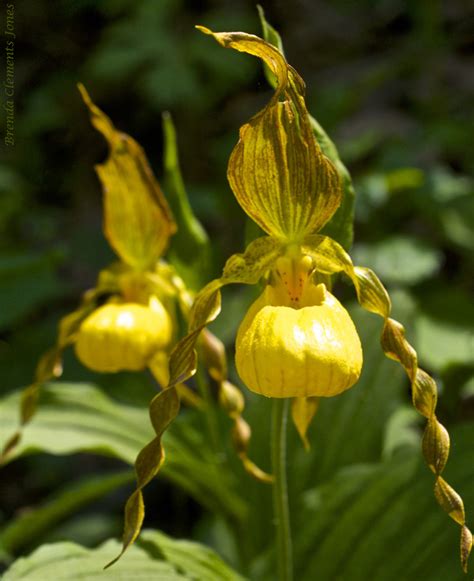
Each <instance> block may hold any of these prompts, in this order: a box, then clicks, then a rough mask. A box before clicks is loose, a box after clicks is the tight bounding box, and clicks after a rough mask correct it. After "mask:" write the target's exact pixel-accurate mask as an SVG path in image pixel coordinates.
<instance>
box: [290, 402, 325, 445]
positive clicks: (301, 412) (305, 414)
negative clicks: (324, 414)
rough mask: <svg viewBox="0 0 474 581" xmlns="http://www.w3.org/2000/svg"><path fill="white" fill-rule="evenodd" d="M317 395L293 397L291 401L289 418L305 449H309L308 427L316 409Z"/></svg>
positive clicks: (317, 404)
mask: <svg viewBox="0 0 474 581" xmlns="http://www.w3.org/2000/svg"><path fill="white" fill-rule="evenodd" d="M318 407H319V397H295V398H294V399H293V400H292V402H291V418H292V420H293V423H294V425H295V428H296V429H297V431H298V434H299V436H300V438H301V440H302V442H303V445H304V447H305V448H306V450H309V448H310V445H309V440H308V437H307V435H306V434H307V432H308V428H309V426H310V425H311V422H312V421H313V418H314V416H315V414H316V412H317V411H318Z"/></svg>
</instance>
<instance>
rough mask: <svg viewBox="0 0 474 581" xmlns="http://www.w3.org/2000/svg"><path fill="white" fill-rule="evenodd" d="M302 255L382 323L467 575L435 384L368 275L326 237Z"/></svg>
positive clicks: (309, 243) (465, 538)
mask: <svg viewBox="0 0 474 581" xmlns="http://www.w3.org/2000/svg"><path fill="white" fill-rule="evenodd" d="M303 251H304V252H305V253H306V254H309V255H310V256H312V258H313V259H314V261H315V264H316V268H317V269H318V270H320V271H321V272H323V273H326V274H333V273H336V272H344V273H345V274H347V275H348V276H349V277H350V278H351V280H352V282H353V284H354V286H355V289H356V292H357V298H358V301H359V303H360V305H361V306H362V307H364V308H365V309H366V310H368V311H370V312H372V313H375V314H377V315H379V316H381V317H382V318H383V319H384V326H383V330H382V336H381V344H382V349H383V350H384V352H385V355H386V356H387V357H389V358H390V359H394V360H395V361H398V362H399V363H400V364H401V365H402V366H403V368H404V369H405V371H406V373H407V375H408V377H409V379H410V382H411V387H412V401H413V405H414V407H415V409H416V410H417V411H418V412H419V413H420V414H421V415H422V416H424V417H425V418H426V419H427V420H428V421H427V424H426V427H425V432H424V435H423V443H422V450H423V456H424V458H425V460H426V463H427V464H428V466H429V467H430V469H431V470H432V471H433V473H434V474H435V487H434V494H435V497H436V500H437V501H438V504H439V505H440V506H441V508H442V509H443V510H444V511H445V512H446V513H448V515H449V516H450V517H451V518H452V519H453V520H454V521H455V522H456V523H458V524H459V525H460V527H461V547H460V548H461V551H460V552H461V565H462V568H463V570H464V571H465V572H466V571H467V562H468V559H469V555H470V553H471V550H472V533H471V531H470V530H469V528H468V527H467V526H466V517H465V512H464V503H463V500H462V498H461V497H460V495H459V494H458V493H457V492H456V491H455V490H454V489H453V488H452V487H451V486H450V485H449V484H448V483H447V482H446V481H445V480H444V478H443V477H442V476H441V473H442V472H443V470H444V468H445V466H446V462H447V460H448V456H449V444H450V443H449V434H448V432H447V430H446V428H445V427H444V426H443V425H442V424H441V423H440V422H439V420H438V418H437V417H436V413H435V410H436V402H437V389H436V383H435V381H434V379H433V378H432V377H430V375H429V374H428V373H427V372H426V371H424V370H423V369H420V367H419V366H418V357H417V354H416V351H415V349H414V348H413V347H412V345H410V343H409V342H408V341H407V339H406V337H405V329H404V327H403V325H402V324H401V323H399V322H398V321H396V320H394V319H392V318H390V310H391V305H390V297H389V295H388V293H387V291H386V290H385V288H384V286H383V285H382V283H381V282H380V280H379V279H378V277H377V275H376V274H375V273H374V272H373V271H372V270H370V269H369V268H365V267H359V266H353V264H352V260H351V258H350V256H349V255H348V254H347V253H346V252H345V251H344V249H343V248H342V247H341V246H340V245H339V244H338V243H337V242H335V241H334V240H332V239H331V238H328V237H327V236H321V235H312V236H308V237H307V238H306V239H305V243H304V245H303Z"/></svg>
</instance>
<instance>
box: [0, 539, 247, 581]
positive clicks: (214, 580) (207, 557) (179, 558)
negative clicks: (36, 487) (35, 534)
mask: <svg viewBox="0 0 474 581" xmlns="http://www.w3.org/2000/svg"><path fill="white" fill-rule="evenodd" d="M117 550H118V543H117V542H116V541H113V540H110V541H107V542H106V543H104V544H103V545H101V546H100V547H98V548H97V549H88V548H86V547H81V546H80V545H77V544H74V543H55V544H50V545H44V546H42V547H40V548H39V549H37V550H36V551H35V552H34V553H33V554H32V555H30V556H29V557H24V558H21V559H18V560H17V561H16V562H15V563H14V564H13V565H12V566H11V567H10V568H9V569H8V571H7V572H6V573H5V575H4V576H3V579H4V580H5V581H17V580H20V579H31V580H33V579H37V580H40V579H54V581H62V580H66V579H67V580H70V581H74V580H79V579H87V580H88V581H89V580H90V581H94V580H95V579H97V580H99V579H114V580H123V581H129V580H130V579H154V580H155V579H156V580H157V581H160V580H161V581H196V580H197V579H203V580H204V579H206V581H243V577H241V576H240V575H238V574H237V573H236V572H234V571H233V570H232V569H231V568H230V567H229V566H228V565H226V564H225V563H224V561H223V560H222V559H221V558H220V557H219V556H218V555H216V554H215V553H214V552H213V551H211V550H210V549H208V548H207V547H205V546H203V545H200V544H198V543H192V542H188V541H177V540H174V539H171V538H170V537H167V536H166V535H164V534H163V533H159V532H156V531H144V532H143V535H142V538H141V540H140V541H139V543H137V545H136V546H134V547H132V548H131V549H130V551H129V552H128V554H127V558H126V559H123V560H122V561H121V562H120V563H119V564H117V565H116V566H115V567H114V569H109V570H106V571H104V570H103V563H104V562H106V561H107V560H109V559H110V558H111V556H112V555H113V554H114V553H116V552H117Z"/></svg>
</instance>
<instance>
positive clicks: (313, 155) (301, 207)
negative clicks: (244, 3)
mask: <svg viewBox="0 0 474 581" xmlns="http://www.w3.org/2000/svg"><path fill="white" fill-rule="evenodd" d="M198 28H199V29H200V30H201V31H202V32H204V33H206V34H210V35H212V36H213V37H214V38H215V39H216V41H217V42H218V43H219V44H221V45H222V46H223V47H225V48H233V49H235V50H237V51H240V52H245V53H248V54H251V55H253V56H257V57H259V58H260V59H262V61H263V62H264V63H265V64H266V65H267V66H268V67H269V68H270V69H271V71H272V73H273V74H274V75H275V77H276V79H277V82H278V83H277V87H276V90H275V93H274V95H273V97H272V99H271V100H270V101H269V103H268V104H267V105H266V107H265V108H264V109H262V111H260V112H259V113H258V114H257V115H255V116H254V117H252V119H251V120H250V121H249V123H246V124H245V125H243V126H242V127H241V129H240V139H239V142H238V143H237V145H236V146H235V148H234V150H233V151H232V153H231V156H230V159H229V165H228V170H227V177H228V179H229V183H230V186H231V188H232V190H233V192H234V194H235V197H236V198H237V201H238V202H239V204H240V205H241V206H242V208H243V210H244V211H245V212H246V213H247V215H248V216H250V217H251V218H252V219H253V220H254V221H255V222H256V223H257V224H258V225H259V226H260V227H261V228H262V229H263V230H264V231H265V232H266V233H267V234H270V235H272V236H275V237H276V238H279V239H280V240H282V239H283V240H289V241H299V240H300V239H301V238H302V237H303V236H305V235H307V234H310V233H312V232H315V231H317V230H319V229H320V228H321V227H322V226H323V225H324V224H325V223H326V222H327V221H328V220H329V219H330V218H331V216H332V215H333V214H334V212H335V211H336V209H337V207H338V206H339V203H340V200H341V189H340V183H339V177H338V174H337V172H336V170H335V168H334V166H333V164H332V163H331V162H330V161H329V160H328V158H327V157H325V155H324V154H323V153H322V151H321V149H320V147H319V145H318V143H317V141H316V140H315V138H314V135H313V131H312V128H311V124H310V120H309V115H308V111H307V109H306V105H305V102H304V83H303V80H302V79H301V77H300V76H299V75H298V73H297V72H296V71H295V70H294V69H293V68H292V67H290V66H289V65H288V63H287V62H286V60H285V58H284V57H283V55H282V54H281V53H280V52H279V51H278V49H276V48H275V47H273V46H272V45H271V44H268V43H266V42H265V41H264V40H262V39H261V38H259V37H257V36H253V35H250V34H245V33H243V32H229V33H213V32H212V31H210V30H209V29H207V28H203V27H198Z"/></svg>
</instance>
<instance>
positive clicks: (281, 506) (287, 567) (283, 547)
mask: <svg viewBox="0 0 474 581" xmlns="http://www.w3.org/2000/svg"><path fill="white" fill-rule="evenodd" d="M289 401H290V400H289V399H288V398H274V400H273V418H272V468H273V476H274V478H275V480H274V483H273V513H274V522H275V526H276V546H275V549H276V559H277V564H278V580H279V581H292V580H293V557H292V543H291V527H290V510H289V506H288V488H287V482H286V427H287V422H288V406H289Z"/></svg>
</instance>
